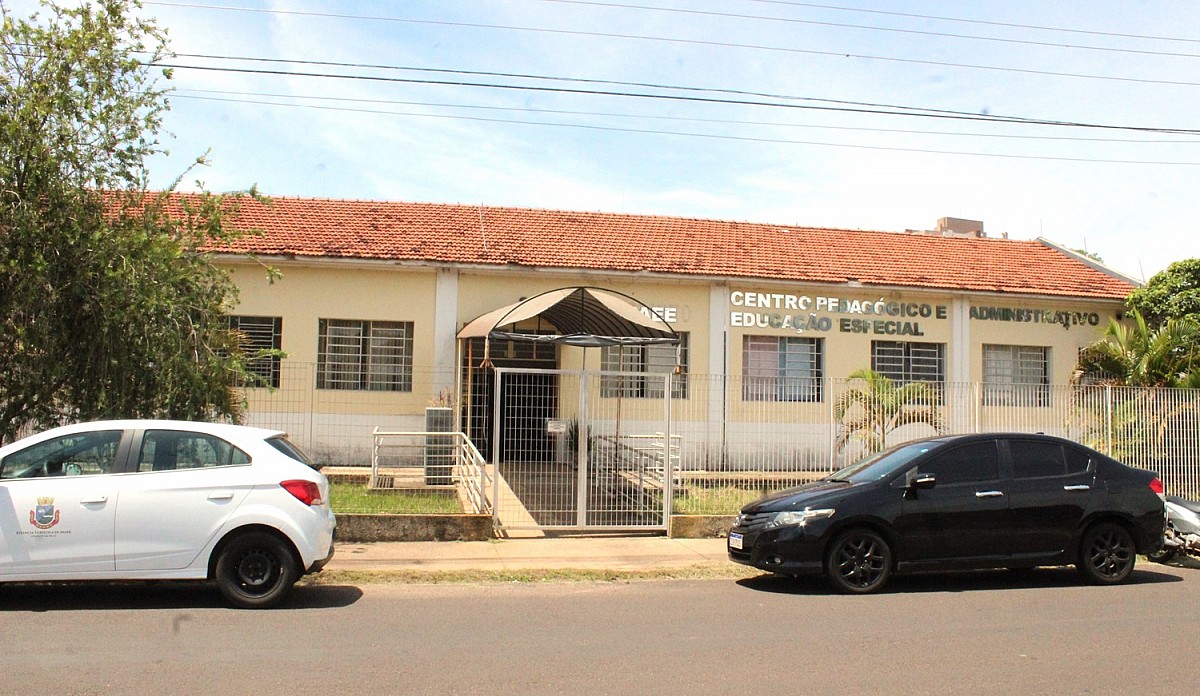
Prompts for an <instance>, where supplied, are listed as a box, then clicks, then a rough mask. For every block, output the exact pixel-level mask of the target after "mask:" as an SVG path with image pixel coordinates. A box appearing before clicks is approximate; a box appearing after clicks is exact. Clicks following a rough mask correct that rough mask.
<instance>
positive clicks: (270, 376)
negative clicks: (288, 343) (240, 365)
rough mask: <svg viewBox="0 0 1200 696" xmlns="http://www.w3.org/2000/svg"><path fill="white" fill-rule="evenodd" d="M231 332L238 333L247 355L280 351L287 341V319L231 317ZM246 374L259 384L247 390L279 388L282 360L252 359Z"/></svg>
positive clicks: (273, 357)
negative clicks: (285, 334) (284, 321)
mask: <svg viewBox="0 0 1200 696" xmlns="http://www.w3.org/2000/svg"><path fill="white" fill-rule="evenodd" d="M229 328H230V329H232V330H233V331H236V332H237V333H238V345H239V346H240V347H241V349H242V350H243V351H245V352H246V355H248V356H253V355H254V354H255V353H257V352H259V351H263V350H279V349H280V346H281V345H282V339H283V317H241V316H231V317H229ZM246 371H247V372H249V373H250V374H252V375H254V376H255V378H256V380H257V381H256V382H255V383H254V384H251V385H247V386H254V387H274V388H278V387H279V356H278V355H268V356H265V357H261V358H254V357H251V359H250V360H248V361H246Z"/></svg>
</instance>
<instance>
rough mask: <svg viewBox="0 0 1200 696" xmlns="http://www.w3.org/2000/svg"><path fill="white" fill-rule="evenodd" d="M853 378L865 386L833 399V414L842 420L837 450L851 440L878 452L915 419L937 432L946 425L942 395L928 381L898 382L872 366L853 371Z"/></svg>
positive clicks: (838, 419) (851, 378) (851, 375)
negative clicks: (939, 402) (941, 406)
mask: <svg viewBox="0 0 1200 696" xmlns="http://www.w3.org/2000/svg"><path fill="white" fill-rule="evenodd" d="M849 379H850V381H851V382H853V381H856V380H857V381H861V382H862V386H858V387H854V388H852V389H849V390H847V391H845V392H843V393H842V394H841V395H840V396H838V398H837V401H836V402H834V415H835V416H836V418H837V421H838V422H839V423H840V424H841V433H840V434H839V435H838V438H837V451H838V452H841V451H842V450H844V449H845V448H846V445H847V444H849V442H850V440H859V441H861V442H862V443H863V445H864V447H865V448H866V450H867V453H874V452H879V451H881V450H883V449H886V448H887V446H888V441H887V440H888V434H889V433H891V432H892V431H894V430H896V429H897V428H901V427H903V426H905V425H910V424H913V423H925V424H927V425H929V426H930V427H932V428H933V430H934V432H936V433H941V432H942V431H943V430H944V429H945V424H944V423H943V421H942V414H941V410H940V409H939V408H938V401H939V400H940V399H939V395H938V393H937V391H936V390H935V389H934V388H933V385H931V384H930V383H928V382H909V383H908V384H899V385H898V384H897V383H896V382H894V381H892V380H891V379H889V378H888V377H885V376H884V375H882V374H880V373H878V372H876V371H874V370H870V369H862V370H855V371H854V372H852V373H850V377H849Z"/></svg>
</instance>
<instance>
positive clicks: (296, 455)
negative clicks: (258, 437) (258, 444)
mask: <svg viewBox="0 0 1200 696" xmlns="http://www.w3.org/2000/svg"><path fill="white" fill-rule="evenodd" d="M267 444H269V445H271V446H272V447H274V448H275V449H277V450H279V451H280V452H283V453H284V454H286V455H287V456H289V457H291V458H292V459H295V460H296V461H298V462H300V463H301V464H307V465H308V466H311V467H312V468H314V469H319V468H320V467H318V466H317V465H316V464H315V463H314V462H313V460H312V459H310V458H309V456H308V455H307V454H305V453H304V450H302V449H300V448H299V447H297V446H296V445H294V444H292V442H291V441H289V440H288V439H287V438H286V437H283V436H282V435H281V436H279V437H269V438H267Z"/></svg>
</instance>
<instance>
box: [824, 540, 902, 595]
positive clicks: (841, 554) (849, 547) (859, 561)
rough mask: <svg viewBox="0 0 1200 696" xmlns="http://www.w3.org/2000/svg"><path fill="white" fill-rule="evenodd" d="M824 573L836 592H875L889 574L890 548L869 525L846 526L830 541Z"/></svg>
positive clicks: (890, 566) (890, 567)
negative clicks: (853, 527)
mask: <svg viewBox="0 0 1200 696" xmlns="http://www.w3.org/2000/svg"><path fill="white" fill-rule="evenodd" d="M825 575H826V576H827V577H828V578H829V582H830V584H832V585H833V589H835V590H837V591H838V592H844V593H849V594H867V593H868V592H875V591H876V590H878V589H879V588H881V587H883V586H884V584H885V583H887V581H888V578H889V577H891V575H892V549H891V547H890V546H888V543H887V541H885V540H884V538H883V537H881V536H880V535H878V534H876V533H875V532H873V531H871V530H869V529H848V530H846V531H844V532H842V533H841V534H839V535H837V536H836V537H835V538H834V540H833V542H832V543H830V544H829V549H828V551H826V552H825Z"/></svg>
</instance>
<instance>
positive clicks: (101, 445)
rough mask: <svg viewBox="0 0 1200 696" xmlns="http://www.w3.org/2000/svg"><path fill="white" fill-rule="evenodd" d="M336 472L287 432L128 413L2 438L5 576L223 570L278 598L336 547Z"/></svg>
mask: <svg viewBox="0 0 1200 696" xmlns="http://www.w3.org/2000/svg"><path fill="white" fill-rule="evenodd" d="M335 525H336V521H335V519H334V515H333V511H332V510H331V509H330V507H329V481H328V480H327V479H326V478H325V476H324V475H323V474H322V473H321V472H319V471H317V470H316V469H314V468H313V467H312V466H311V463H310V462H309V460H308V458H307V457H306V456H305V455H304V453H303V452H301V451H300V450H299V449H298V448H297V447H296V446H295V445H293V444H292V443H290V442H288V440H287V437H286V435H285V434H284V433H282V432H279V431H276V430H264V429H260V428H248V427H242V426H236V425H224V424H214V423H192V422H183V421H154V420H127V421H102V422H93V423H80V424H76V425H68V426H63V427H60V428H54V429H52V430H48V431H46V432H43V433H40V434H37V435H32V436H30V437H27V438H24V439H22V440H18V441H17V442H14V443H12V444H9V445H6V446H4V447H0V582H3V581H8V582H14V581H15V582H31V581H47V580H187V579H192V580H194V579H210V580H213V581H215V582H216V584H217V586H218V587H219V588H220V590H221V592H222V593H223V594H224V595H225V597H226V599H227V600H228V601H229V602H230V603H231V604H233V605H235V606H238V607H247V608H252V607H269V606H272V605H275V604H277V603H278V602H279V601H280V600H282V599H283V598H284V596H286V595H287V593H288V592H289V591H290V590H291V588H292V585H294V584H295V582H296V580H297V579H298V578H299V577H300V576H301V575H302V574H304V573H312V572H316V571H319V570H320V569H321V568H322V567H324V565H325V564H326V563H327V562H328V561H329V559H330V558H331V557H332V556H333V534H334V527H335Z"/></svg>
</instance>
